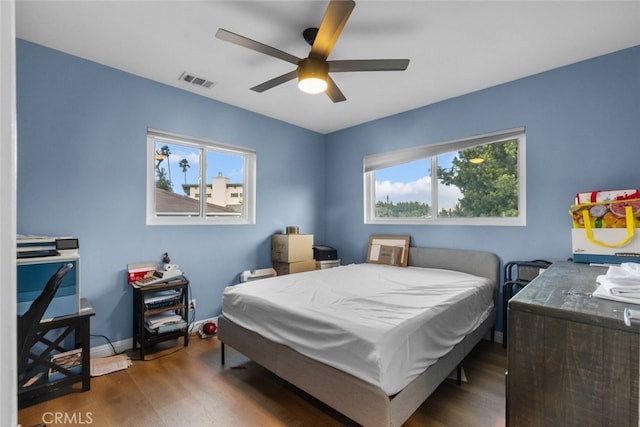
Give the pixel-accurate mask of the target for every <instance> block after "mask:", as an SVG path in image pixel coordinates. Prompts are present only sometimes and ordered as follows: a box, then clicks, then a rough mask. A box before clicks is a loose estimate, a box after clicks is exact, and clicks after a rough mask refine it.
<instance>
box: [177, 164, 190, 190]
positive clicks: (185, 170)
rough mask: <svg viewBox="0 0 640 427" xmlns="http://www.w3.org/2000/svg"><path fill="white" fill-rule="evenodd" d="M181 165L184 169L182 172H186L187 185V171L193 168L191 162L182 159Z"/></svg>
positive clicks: (185, 180) (185, 181)
mask: <svg viewBox="0 0 640 427" xmlns="http://www.w3.org/2000/svg"><path fill="white" fill-rule="evenodd" d="M179 165H180V167H181V168H182V172H184V183H185V184H186V183H187V169H189V168H190V167H191V166H190V165H189V160H187V159H182V160H180V163H179Z"/></svg>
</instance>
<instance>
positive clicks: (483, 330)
mask: <svg viewBox="0 0 640 427" xmlns="http://www.w3.org/2000/svg"><path fill="white" fill-rule="evenodd" d="M409 265H412V266H417V267H428V268H443V269H447V270H456V271H462V272H465V273H470V274H475V275H478V276H482V277H486V278H489V279H490V280H492V281H493V283H494V287H495V291H494V307H495V308H494V310H493V311H492V312H491V315H490V316H489V317H488V318H487V319H486V320H485V321H484V322H483V323H482V324H481V325H480V326H479V327H478V328H477V329H476V330H474V331H473V332H471V333H470V334H469V335H467V336H466V337H465V338H464V339H463V340H462V341H461V342H460V343H459V344H458V345H456V346H455V347H454V348H453V349H452V350H451V351H450V352H449V353H447V354H446V355H445V356H443V357H442V358H440V359H439V360H438V361H437V362H436V363H435V364H434V365H431V366H430V367H429V368H428V369H427V370H426V371H424V372H423V373H422V374H421V375H420V376H418V377H417V378H416V379H414V380H413V381H412V382H411V383H410V384H409V385H407V386H406V387H405V388H404V389H403V390H402V391H400V392H399V393H397V394H396V395H394V396H391V397H389V396H387V395H386V394H385V393H384V392H383V391H382V390H381V389H380V388H379V387H376V386H374V385H372V384H369V383H367V382H365V381H362V380H360V379H359V378H356V377H354V376H353V375H350V374H347V373H345V372H343V371H340V370H338V369H335V368H332V367H330V366H327V365H325V364H323V363H320V362H317V361H315V360H313V359H310V358H308V357H306V356H303V355H301V354H300V353H298V352H296V351H295V350H292V349H291V348H289V347H287V346H285V345H282V344H278V343H274V342H273V341H270V340H268V339H266V338H264V337H262V336H261V335H259V334H257V333H255V332H253V331H251V330H248V329H245V328H243V327H241V326H238V325H236V324H234V323H233V322H231V321H229V320H228V319H226V318H224V316H220V317H219V319H218V339H219V340H220V341H221V342H222V364H224V346H225V344H228V345H230V346H231V347H233V348H234V349H236V350H237V351H239V352H240V353H242V354H244V355H245V356H247V357H249V358H250V359H252V360H253V361H255V362H256V363H258V364H260V365H262V366H263V367H264V368H266V369H268V370H270V371H271V372H273V373H275V374H276V375H278V376H279V377H281V378H282V379H284V380H286V381H288V382H289V383H291V384H293V385H295V386H296V387H298V388H300V389H301V390H304V391H305V392H307V393H309V394H310V395H312V396H313V397H315V398H317V399H318V400H320V401H322V402H324V403H325V404H327V405H329V406H330V407H332V408H334V409H335V410H337V411H338V412H340V413H342V414H344V415H346V416H347V417H349V418H351V419H352V420H354V421H356V422H358V423H359V424H362V425H364V426H385V427H388V426H397V427H399V426H400V425H402V423H403V422H405V421H406V420H407V419H408V418H409V417H410V416H411V414H413V413H414V412H415V411H416V409H418V407H420V405H421V404H422V403H423V402H424V401H425V400H426V399H427V397H429V395H430V394H431V393H432V392H433V391H434V390H435V389H436V388H437V387H438V386H439V385H440V384H441V383H442V381H444V380H445V379H446V378H447V377H448V376H449V374H450V373H451V372H452V371H453V370H455V369H456V367H457V366H459V365H460V364H461V363H462V361H463V359H464V358H465V356H466V355H467V354H468V353H469V352H470V351H471V350H472V349H473V347H475V345H476V344H477V343H478V342H479V341H480V340H481V339H482V338H483V337H484V336H486V335H487V334H489V333H491V338H492V339H493V331H494V326H495V322H496V318H497V307H498V304H497V289H498V283H499V281H500V260H499V259H498V257H497V256H496V255H495V254H492V253H489V252H481V251H468V250H455V249H437V248H417V247H411V248H409Z"/></svg>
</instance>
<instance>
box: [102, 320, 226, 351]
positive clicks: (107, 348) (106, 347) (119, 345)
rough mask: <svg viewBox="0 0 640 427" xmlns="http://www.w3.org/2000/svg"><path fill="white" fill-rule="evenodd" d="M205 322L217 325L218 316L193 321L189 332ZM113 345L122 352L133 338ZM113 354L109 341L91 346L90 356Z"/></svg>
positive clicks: (131, 345) (130, 345) (127, 347)
mask: <svg viewBox="0 0 640 427" xmlns="http://www.w3.org/2000/svg"><path fill="white" fill-rule="evenodd" d="M206 322H213V323H215V324H216V326H218V318H217V317H212V318H209V319H202V320H198V321H196V322H194V323H193V324H192V325H191V327H190V328H189V333H194V332H198V328H200V325H202V324H203V323H206ZM113 347H114V348H115V349H116V353H122V352H123V351H126V350H129V349H131V348H133V338H127V339H125V340H121V341H116V342H114V343H113ZM106 356H113V348H111V346H110V345H109V343H107V344H104V345H99V346H95V347H91V358H92V359H93V358H97V357H106Z"/></svg>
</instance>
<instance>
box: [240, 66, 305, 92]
mask: <svg viewBox="0 0 640 427" xmlns="http://www.w3.org/2000/svg"><path fill="white" fill-rule="evenodd" d="M296 77H298V70H293V71H290V72H288V73H287V74H283V75H281V76H278V77H276V78H273V79H271V80H267V81H266V82H264V83H261V84H259V85H257V86H254V87H252V88H251V90H252V91H255V92H264V91H265V90H267V89H271V88H273V87H276V86H278V85H281V84H282V83H286V82H288V81H289V80H293V79H295V78H296Z"/></svg>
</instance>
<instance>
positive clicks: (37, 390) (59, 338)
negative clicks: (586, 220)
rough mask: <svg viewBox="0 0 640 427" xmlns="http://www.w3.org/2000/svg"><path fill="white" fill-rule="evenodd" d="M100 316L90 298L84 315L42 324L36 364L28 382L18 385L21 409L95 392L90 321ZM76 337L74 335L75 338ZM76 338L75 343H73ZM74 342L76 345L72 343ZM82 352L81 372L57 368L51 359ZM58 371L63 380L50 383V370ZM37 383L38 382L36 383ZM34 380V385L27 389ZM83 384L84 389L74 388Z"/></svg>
mask: <svg viewBox="0 0 640 427" xmlns="http://www.w3.org/2000/svg"><path fill="white" fill-rule="evenodd" d="M95 314H96V312H95V311H94V309H93V307H92V306H91V304H90V303H89V301H88V300H87V299H86V298H81V299H80V312H79V313H77V314H70V315H66V316H59V317H54V318H53V319H52V320H49V321H45V322H41V323H40V327H39V328H38V336H37V337H36V342H35V344H34V346H33V347H32V350H31V351H32V353H31V360H32V362H31V363H30V364H29V366H28V367H27V373H26V375H25V377H24V380H23V381H22V382H21V383H19V384H18V406H19V407H20V408H23V407H26V406H30V405H33V404H36V403H39V402H42V401H45V400H49V399H53V398H54V397H58V396H62V395H63V394H67V393H69V392H71V391H87V390H89V389H90V388H91V357H90V356H91V355H90V352H91V347H90V344H91V343H90V335H89V334H90V329H91V328H90V319H91V317H92V316H94V315H95ZM72 333H73V334H72ZM71 337H73V339H71ZM70 341H73V343H69V342H70ZM76 349H80V350H81V358H82V362H81V365H80V370H79V372H77V371H71V370H68V369H65V368H62V367H60V366H59V365H56V364H55V363H54V362H52V361H51V356H54V355H56V354H59V353H64V352H68V351H71V350H76ZM50 369H53V370H56V371H58V373H59V375H58V377H59V379H55V380H50V379H49V370H50ZM34 379H35V380H34ZM29 380H32V383H31V384H30V385H25V384H27V383H28V381H29ZM77 383H80V389H79V390H78V388H77V387H75V388H74V385H76V384H77Z"/></svg>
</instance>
